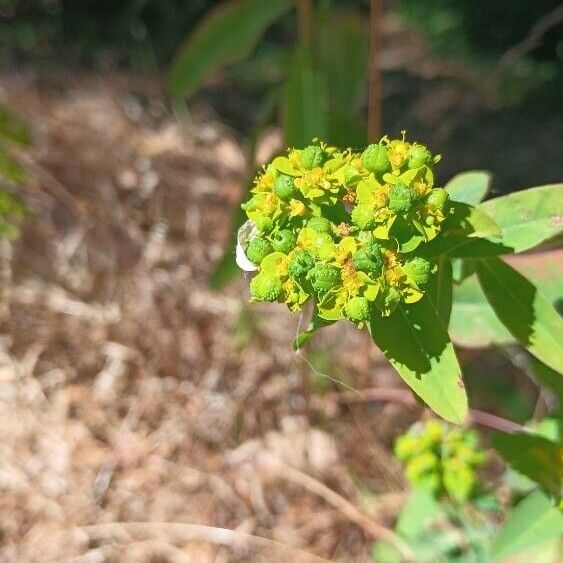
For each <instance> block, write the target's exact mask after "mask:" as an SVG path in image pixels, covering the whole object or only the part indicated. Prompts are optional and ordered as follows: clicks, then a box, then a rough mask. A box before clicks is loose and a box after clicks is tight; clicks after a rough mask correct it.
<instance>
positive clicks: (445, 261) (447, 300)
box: [427, 256, 453, 328]
mask: <svg viewBox="0 0 563 563" xmlns="http://www.w3.org/2000/svg"><path fill="white" fill-rule="evenodd" d="M452 281H453V274H452V261H451V260H450V259H449V258H446V257H444V256H442V257H441V258H438V260H437V272H436V273H435V274H434V275H433V276H432V277H431V278H430V282H429V284H428V290H427V291H428V296H429V298H430V300H431V301H432V303H433V304H434V307H435V309H436V312H437V313H438V316H439V317H440V319H441V321H442V323H443V325H444V326H445V327H446V328H447V327H448V325H449V324H450V315H451V312H452V295H453V287H452V286H453V283H452Z"/></svg>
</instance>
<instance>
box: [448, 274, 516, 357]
mask: <svg viewBox="0 0 563 563" xmlns="http://www.w3.org/2000/svg"><path fill="white" fill-rule="evenodd" d="M449 332H450V336H451V338H452V340H453V341H454V342H455V344H457V345H458V346H463V347H465V348H488V347H489V346H494V345H504V344H509V343H511V342H514V339H513V338H512V335H511V334H510V332H509V331H508V329H507V328H506V327H505V326H504V325H503V324H502V323H501V322H500V321H499V319H498V318H497V316H496V315H495V312H494V311H493V310H492V309H491V306H490V305H489V302H488V301H487V298H486V297H485V294H484V293H483V290H482V289H481V286H480V285H479V281H478V280H477V276H476V275H471V276H469V277H467V278H465V279H464V280H463V281H462V282H461V283H460V284H459V285H454V288H453V304H452V313H451V317H450V324H449Z"/></svg>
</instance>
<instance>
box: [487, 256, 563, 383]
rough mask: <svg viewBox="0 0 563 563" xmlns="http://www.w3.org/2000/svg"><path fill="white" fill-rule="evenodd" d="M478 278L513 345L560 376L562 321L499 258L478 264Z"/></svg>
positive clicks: (562, 354) (547, 303)
mask: <svg viewBox="0 0 563 563" xmlns="http://www.w3.org/2000/svg"><path fill="white" fill-rule="evenodd" d="M477 275H478V277H479V282H480V283H481V287H482V288H483V291H484V292H485V295H486V296H487V299H488V301H489V303H490V304H491V306H492V308H493V309H494V311H495V313H496V315H497V317H498V318H499V319H500V320H501V322H502V323H503V324H504V326H506V328H507V329H508V330H509V331H510V333H511V334H512V336H514V338H515V339H516V341H517V342H519V343H520V344H521V345H522V346H524V347H525V348H527V349H528V351H529V352H530V353H531V354H532V355H533V356H535V357H536V358H538V360H541V361H542V362H543V363H545V364H546V365H548V366H549V367H551V368H552V369H554V370H556V371H558V372H559V373H562V374H563V343H562V341H561V335H562V334H563V320H562V319H561V317H560V316H559V314H558V313H557V311H556V310H555V309H554V308H553V307H552V305H551V304H550V303H549V301H548V300H547V299H546V298H545V297H544V296H543V295H541V294H540V293H539V291H538V289H537V288H536V287H535V286H534V285H533V284H532V283H531V282H530V281H529V280H527V279H526V278H525V277H524V276H522V275H521V274H520V273H518V272H517V271H516V270H514V269H513V268H511V267H510V266H509V265H508V264H506V263H505V262H503V261H502V260H500V259H499V258H483V259H480V260H478V261H477Z"/></svg>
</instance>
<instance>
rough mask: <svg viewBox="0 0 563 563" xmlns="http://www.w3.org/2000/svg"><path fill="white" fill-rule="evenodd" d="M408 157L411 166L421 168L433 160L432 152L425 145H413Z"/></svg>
mask: <svg viewBox="0 0 563 563" xmlns="http://www.w3.org/2000/svg"><path fill="white" fill-rule="evenodd" d="M407 158H408V167H409V168H411V169H412V168H420V167H421V166H424V165H425V164H429V163H430V162H431V160H432V154H431V153H430V151H429V150H428V149H427V148H426V147H425V146H424V145H411V147H410V148H409V152H408V153H407Z"/></svg>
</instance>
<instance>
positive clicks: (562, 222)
mask: <svg viewBox="0 0 563 563" xmlns="http://www.w3.org/2000/svg"><path fill="white" fill-rule="evenodd" d="M479 209H480V210H481V211H483V212H485V213H487V214H488V215H490V216H491V217H493V218H494V219H495V221H496V222H497V224H498V225H499V227H500V228H501V229H502V244H503V246H504V247H505V248H507V249H509V250H508V252H522V251H524V250H529V249H530V248H534V247H536V246H538V245H540V244H541V243H542V242H545V241H546V240H549V239H551V238H553V237H555V236H557V235H560V234H561V233H563V184H551V185H547V186H541V187H537V188H530V189H527V190H523V191H521V192H516V193H512V194H509V195H506V196H503V197H497V198H495V199H490V200H489V201H485V202H484V203H482V204H480V205H479Z"/></svg>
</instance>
